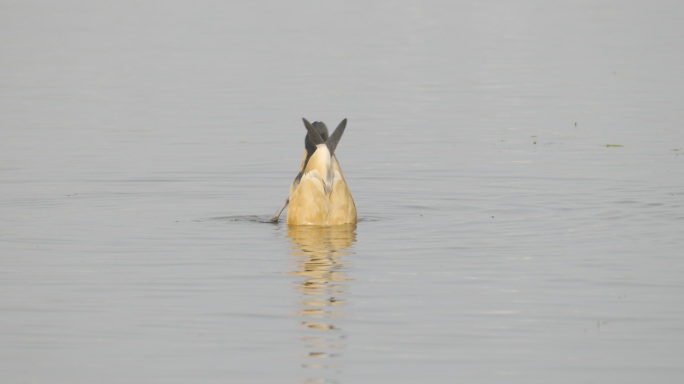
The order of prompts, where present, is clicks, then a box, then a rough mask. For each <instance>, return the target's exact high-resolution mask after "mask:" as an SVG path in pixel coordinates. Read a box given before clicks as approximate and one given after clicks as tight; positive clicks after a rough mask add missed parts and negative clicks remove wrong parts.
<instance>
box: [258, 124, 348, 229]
mask: <svg viewBox="0 0 684 384" xmlns="http://www.w3.org/2000/svg"><path fill="white" fill-rule="evenodd" d="M302 120H303V121H304V126H305V127H306V130H307V134H306V136H305V138H304V159H303V160H302V165H301V167H300V170H299V174H297V177H295V179H294V181H293V182H292V186H291V187H290V197H289V199H288V200H286V201H285V204H284V205H283V207H282V208H281V209H280V210H279V211H278V212H277V213H276V214H275V215H274V216H273V218H272V219H271V221H273V222H276V221H278V217H279V216H280V214H281V213H282V211H283V210H284V209H285V207H287V205H288V204H289V206H290V207H289V208H288V211H287V223H288V224H293V225H339V224H350V223H356V205H355V204H354V199H353V198H352V195H351V192H350V191H349V187H348V186H347V181H346V180H345V179H344V175H343V173H342V168H340V164H339V162H338V161H337V157H336V156H335V148H336V147H337V144H338V143H339V142H340V139H341V138H342V134H343V133H344V129H345V127H346V126H347V119H344V120H342V122H341V123H340V124H339V125H338V126H337V128H335V131H333V133H332V135H328V128H327V127H326V126H325V124H324V123H322V122H319V121H316V122H314V123H313V124H311V123H309V122H308V121H307V120H306V119H302Z"/></svg>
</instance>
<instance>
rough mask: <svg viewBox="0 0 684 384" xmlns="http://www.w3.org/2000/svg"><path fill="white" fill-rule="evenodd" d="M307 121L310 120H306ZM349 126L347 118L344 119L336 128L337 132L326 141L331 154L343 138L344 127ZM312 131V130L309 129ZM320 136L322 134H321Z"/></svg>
mask: <svg viewBox="0 0 684 384" xmlns="http://www.w3.org/2000/svg"><path fill="white" fill-rule="evenodd" d="M304 121H305V122H306V123H308V121H306V120H304ZM346 126H347V119H344V120H342V122H341V123H340V125H338V126H337V128H335V132H333V133H332V135H330V137H329V138H328V140H327V141H326V142H325V145H326V146H327V147H328V150H329V151H330V156H332V155H334V154H335V148H337V144H338V143H339V142H340V139H341V138H342V134H343V133H344V128H345V127H346ZM307 129H308V127H307ZM309 132H310V131H309ZM319 137H320V136H319Z"/></svg>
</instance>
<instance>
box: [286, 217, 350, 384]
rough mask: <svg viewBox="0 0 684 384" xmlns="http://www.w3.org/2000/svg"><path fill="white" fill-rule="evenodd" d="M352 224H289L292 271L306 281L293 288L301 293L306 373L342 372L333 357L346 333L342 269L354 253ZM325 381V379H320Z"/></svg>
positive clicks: (342, 345)
mask: <svg viewBox="0 0 684 384" xmlns="http://www.w3.org/2000/svg"><path fill="white" fill-rule="evenodd" d="M355 231H356V224H347V225H336V226H304V225H300V226H295V225H292V226H289V227H288V232H287V233H288V236H289V238H290V241H291V242H292V255H293V257H294V259H295V263H296V270H295V271H293V272H291V273H292V274H293V275H297V276H302V277H303V278H304V279H303V280H302V281H300V282H298V284H297V288H298V290H299V292H300V294H301V306H300V308H298V313H299V315H300V316H301V318H302V325H303V326H304V329H305V336H304V337H302V341H303V342H304V346H305V348H306V358H305V362H304V364H303V365H302V366H303V367H304V368H307V369H322V370H324V371H318V372H317V374H316V376H318V378H319V379H321V376H326V374H325V373H324V372H328V374H331V373H332V372H334V373H336V374H339V373H340V371H341V368H340V366H339V364H337V363H335V362H334V361H333V360H326V359H334V358H338V357H341V356H342V351H343V350H344V348H346V338H347V334H346V333H345V332H344V330H343V329H342V328H341V327H340V325H339V322H340V320H341V317H342V316H343V315H344V307H345V305H346V304H347V300H346V298H347V295H348V293H347V292H348V284H349V281H350V278H349V277H348V276H347V273H346V271H345V269H346V267H345V264H344V262H343V259H344V257H345V256H347V255H349V254H352V253H353V251H352V250H351V247H352V245H353V244H354V242H355V241H356V232H355ZM323 382H327V381H323Z"/></svg>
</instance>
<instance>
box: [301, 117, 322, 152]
mask: <svg viewBox="0 0 684 384" xmlns="http://www.w3.org/2000/svg"><path fill="white" fill-rule="evenodd" d="M302 120H303V121H304V126H305V127H306V130H307V131H308V132H309V138H310V139H311V142H312V143H314V145H318V144H323V143H325V140H323V138H322V137H321V134H320V133H318V130H316V128H314V126H313V125H311V123H309V120H307V119H305V118H303V117H302Z"/></svg>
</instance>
